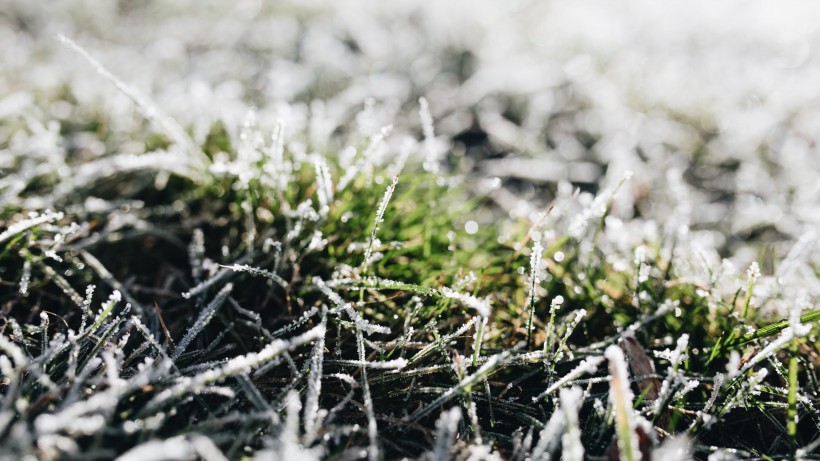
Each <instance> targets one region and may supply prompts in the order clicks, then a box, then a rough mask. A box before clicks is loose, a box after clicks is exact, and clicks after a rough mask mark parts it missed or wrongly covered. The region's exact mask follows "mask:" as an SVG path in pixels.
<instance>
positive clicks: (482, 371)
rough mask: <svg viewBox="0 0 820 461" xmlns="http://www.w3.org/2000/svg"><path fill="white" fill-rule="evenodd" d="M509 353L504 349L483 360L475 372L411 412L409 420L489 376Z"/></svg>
mask: <svg viewBox="0 0 820 461" xmlns="http://www.w3.org/2000/svg"><path fill="white" fill-rule="evenodd" d="M510 355H511V353H510V351H504V352H502V353H500V354H496V355H494V356H492V357H490V358H489V359H487V361H486V362H484V365H481V367H480V368H479V369H478V370H476V372H475V373H473V374H471V375H469V376H466V377H465V378H464V379H462V380H461V381H460V382H459V383H458V384H456V385H455V386H453V387H451V388H449V389H447V390H446V391H445V392H444V393H443V394H441V396H439V397H438V398H437V399H435V400H433V401H432V402H431V403H429V404H428V405H427V406H426V407H424V408H422V409H420V410H418V411H416V412H415V413H413V415H411V416H410V420H411V421H413V422H415V421H418V420H419V419H421V418H423V417H425V416H426V415H428V414H429V413H430V412H431V411H433V410H434V409H436V408H438V407H439V406H440V405H443V404H444V403H446V402H448V401H450V400H452V399H453V398H455V397H456V396H458V395H460V394H461V393H462V392H463V391H464V389H466V388H467V387H470V386H473V385H475V384H476V383H478V382H479V381H482V380H483V379H484V378H486V377H487V376H489V375H490V374H491V373H492V372H493V371H495V370H496V369H497V368H498V367H500V366H501V365H503V364H504V363H506V362H507V360H508V359H509V358H510Z"/></svg>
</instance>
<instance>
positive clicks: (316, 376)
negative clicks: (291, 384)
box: [304, 309, 327, 445]
mask: <svg viewBox="0 0 820 461" xmlns="http://www.w3.org/2000/svg"><path fill="white" fill-rule="evenodd" d="M321 326H322V328H327V310H326V309H324V310H323V312H322V322H321ZM324 357H325V336H324V335H322V336H320V337H319V338H318V339H317V340H316V343H315V344H314V345H313V352H312V353H311V355H310V373H309V374H308V379H307V383H308V388H307V395H306V396H305V416H304V420H305V443H306V444H307V445H311V444H312V442H313V441H314V440H315V439H316V434H317V432H318V427H317V422H318V421H317V418H318V416H319V396H320V395H321V393H322V365H323V363H324Z"/></svg>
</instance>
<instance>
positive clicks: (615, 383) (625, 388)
mask: <svg viewBox="0 0 820 461" xmlns="http://www.w3.org/2000/svg"><path fill="white" fill-rule="evenodd" d="M604 356H605V357H606V358H607V360H609V374H610V375H611V376H612V381H611V382H610V386H609V398H610V400H611V401H612V404H613V405H614V407H615V430H616V432H617V434H618V451H619V452H620V455H621V459H626V460H630V459H631V460H639V459H640V458H641V452H640V450H639V449H638V435H637V433H636V432H635V415H634V413H633V412H632V391H631V390H630V388H629V373H628V371H627V367H626V360H625V359H624V353H623V351H622V350H621V348H620V347H618V346H616V345H611V346H609V347H607V348H606V351H604Z"/></svg>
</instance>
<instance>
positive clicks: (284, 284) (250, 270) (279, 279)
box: [220, 264, 288, 288]
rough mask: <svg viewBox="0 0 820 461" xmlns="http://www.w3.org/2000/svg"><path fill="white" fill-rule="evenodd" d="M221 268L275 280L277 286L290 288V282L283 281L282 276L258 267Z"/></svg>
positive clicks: (245, 265) (242, 265) (234, 265)
mask: <svg viewBox="0 0 820 461" xmlns="http://www.w3.org/2000/svg"><path fill="white" fill-rule="evenodd" d="M220 267H224V268H225V269H230V270H232V271H234V272H247V273H248V274H251V275H253V276H254V277H267V278H269V279H271V280H273V281H274V282H276V284H277V285H279V286H280V287H282V288H287V287H288V282H287V281H285V279H283V278H282V277H280V276H278V275H276V274H274V273H273V272H271V271H269V270H266V269H260V268H258V267H253V266H249V265H247V264H232V265H230V266H220Z"/></svg>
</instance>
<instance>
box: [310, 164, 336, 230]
mask: <svg viewBox="0 0 820 461" xmlns="http://www.w3.org/2000/svg"><path fill="white" fill-rule="evenodd" d="M313 166H314V169H315V170H316V196H317V198H318V199H319V214H320V215H322V216H327V212H328V211H329V210H330V204H331V203H333V181H332V179H331V178H330V168H329V167H328V166H327V162H326V161H325V159H324V158H323V157H322V156H321V155H319V154H315V155H313Z"/></svg>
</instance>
